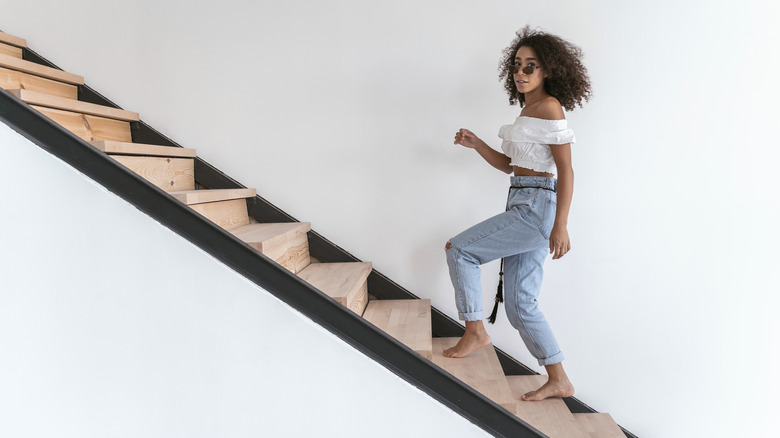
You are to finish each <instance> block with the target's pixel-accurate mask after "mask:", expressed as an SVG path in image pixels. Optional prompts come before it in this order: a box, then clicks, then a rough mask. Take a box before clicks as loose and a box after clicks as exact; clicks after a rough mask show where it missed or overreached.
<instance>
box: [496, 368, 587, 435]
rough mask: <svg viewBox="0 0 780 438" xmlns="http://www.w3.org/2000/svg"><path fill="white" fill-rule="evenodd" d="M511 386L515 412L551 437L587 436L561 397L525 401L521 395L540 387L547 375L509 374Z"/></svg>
mask: <svg viewBox="0 0 780 438" xmlns="http://www.w3.org/2000/svg"><path fill="white" fill-rule="evenodd" d="M506 380H507V382H509V388H510V389H511V390H512V393H513V394H514V398H515V400H516V401H517V408H516V410H515V414H517V416H518V417H520V418H522V419H523V421H525V422H526V423H528V424H530V425H531V426H533V427H535V428H536V429H539V430H540V431H542V432H544V433H545V434H546V435H548V436H549V437H550V438H569V437H587V435H585V432H584V431H583V430H582V428H581V427H580V426H579V424H578V423H577V421H576V420H575V419H574V416H573V415H572V414H571V411H569V408H568V407H567V406H566V403H564V402H563V399H561V398H549V399H547V400H542V401H523V400H521V399H520V396H522V395H523V394H525V393H526V392H529V391H534V390H536V389H539V387H540V386H542V385H544V384H545V383H546V382H547V376H507V377H506Z"/></svg>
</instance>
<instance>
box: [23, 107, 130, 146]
mask: <svg viewBox="0 0 780 438" xmlns="http://www.w3.org/2000/svg"><path fill="white" fill-rule="evenodd" d="M31 106H32V107H33V108H35V109H36V110H38V111H40V112H41V113H42V114H44V115H45V116H46V117H48V118H50V119H52V120H54V121H55V122H57V123H58V124H60V125H62V127H64V128H65V129H67V130H68V131H70V132H72V133H74V134H76V135H77V136H79V137H81V138H83V139H84V140H86V141H92V140H115V141H133V135H132V133H131V132H130V122H124V121H122V120H115V119H107V118H105V117H98V116H90V115H89V114H80V113H74V112H71V111H62V110H58V109H53V108H45V107H42V106H37V105H31Z"/></svg>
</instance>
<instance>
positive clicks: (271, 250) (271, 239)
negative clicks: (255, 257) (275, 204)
mask: <svg viewBox="0 0 780 438" xmlns="http://www.w3.org/2000/svg"><path fill="white" fill-rule="evenodd" d="M229 231H230V232H231V233H233V235H235V236H236V237H238V238H239V239H241V240H242V241H244V242H246V243H247V244H248V245H250V246H251V247H253V248H254V249H256V250H258V251H260V252H261V253H262V254H264V255H265V256H266V257H268V258H270V259H272V260H274V261H275V262H276V263H279V264H280V265H282V266H284V267H285V268H287V269H288V270H289V271H291V272H292V273H294V274H297V273H299V272H301V271H303V270H304V269H306V267H307V266H309V264H310V263H311V257H310V255H309V238H308V236H307V233H308V232H309V231H311V224H310V223H309V222H286V223H270V224H249V225H244V226H242V227H238V228H233V229H231V230H229Z"/></svg>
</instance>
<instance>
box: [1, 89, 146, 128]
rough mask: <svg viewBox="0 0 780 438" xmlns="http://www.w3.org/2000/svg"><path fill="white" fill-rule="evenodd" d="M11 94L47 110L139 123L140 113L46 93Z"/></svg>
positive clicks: (23, 91)
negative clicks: (52, 109)
mask: <svg viewBox="0 0 780 438" xmlns="http://www.w3.org/2000/svg"><path fill="white" fill-rule="evenodd" d="M8 92H9V93H11V94H13V95H14V96H16V97H18V98H19V99H21V100H23V101H25V102H27V103H28V104H30V105H38V106H43V107H46V108H54V109H59V110H64V111H71V112H74V113H80V114H89V115H91V116H99V117H105V118H108V119H115V120H122V121H125V122H137V121H138V120H139V117H138V113H134V112H132V111H125V110H121V109H118V108H111V107H109V106H103V105H97V104H94V103H89V102H82V101H80V100H75V99H67V98H64V97H59V96H52V95H50V94H46V93H40V92H37V91H31V90H22V89H17V90H8Z"/></svg>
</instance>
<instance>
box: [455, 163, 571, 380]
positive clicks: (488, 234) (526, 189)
mask: <svg viewBox="0 0 780 438" xmlns="http://www.w3.org/2000/svg"><path fill="white" fill-rule="evenodd" d="M511 187H513V188H511V189H510V192H509V197H508V201H507V208H506V212H504V213H501V214H499V215H497V216H493V217H492V218H490V219H487V220H485V221H483V222H481V223H479V224H477V225H474V226H473V227H471V228H469V229H468V230H466V231H464V232H462V233H460V234H458V235H457V236H455V237H453V238H452V239H450V245H451V247H450V248H449V249H446V250H445V251H446V253H447V264H448V265H449V268H450V278H451V279H452V285H453V286H454V287H455V304H456V306H457V308H458V317H459V318H460V319H461V320H464V321H478V320H481V319H483V317H484V316H483V312H482V285H481V281H480V269H479V266H480V265H483V264H485V263H487V262H490V261H493V260H497V259H500V258H502V257H503V258H504V299H505V305H506V314H507V317H508V318H509V322H510V323H511V324H512V326H513V327H514V328H516V329H517V331H519V332H520V337H521V338H522V339H523V342H525V345H526V347H528V351H530V352H531V354H532V355H533V356H534V357H535V358H536V359H537V360H538V361H539V365H553V364H556V363H558V362H561V361H563V354H562V353H561V350H560V348H559V347H558V342H557V341H556V340H555V335H553V332H552V329H551V328H550V325H549V324H548V323H547V319H546V318H545V317H544V314H543V313H542V312H541V310H539V306H538V303H537V297H538V296H539V290H540V289H541V285H542V274H543V269H542V266H543V265H544V260H545V259H546V258H547V254H549V251H550V244H549V240H550V231H551V230H552V226H553V222H554V221H555V210H556V208H557V197H556V195H555V190H556V188H557V180H556V179H555V178H545V177H537V176H513V177H511Z"/></svg>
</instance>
